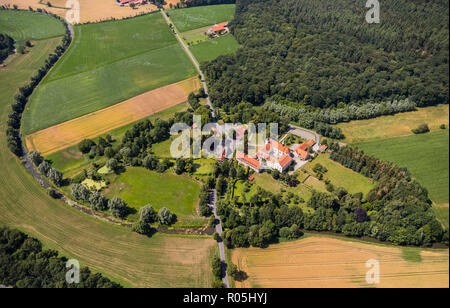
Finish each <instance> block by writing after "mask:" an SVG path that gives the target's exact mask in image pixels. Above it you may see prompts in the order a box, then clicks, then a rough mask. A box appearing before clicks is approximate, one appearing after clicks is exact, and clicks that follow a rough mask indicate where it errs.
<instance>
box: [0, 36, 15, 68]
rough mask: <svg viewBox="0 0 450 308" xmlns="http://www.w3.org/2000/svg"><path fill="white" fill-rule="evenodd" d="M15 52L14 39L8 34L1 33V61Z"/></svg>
mask: <svg viewBox="0 0 450 308" xmlns="http://www.w3.org/2000/svg"><path fill="white" fill-rule="evenodd" d="M13 52H14V40H13V39H12V38H11V37H9V36H8V35H6V34H2V33H0V63H3V60H5V59H6V58H8V56H9V55H10V54H12V53H13Z"/></svg>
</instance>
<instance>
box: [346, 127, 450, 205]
mask: <svg viewBox="0 0 450 308" xmlns="http://www.w3.org/2000/svg"><path fill="white" fill-rule="evenodd" d="M354 145H355V146H357V147H358V148H360V149H362V150H363V151H364V152H366V153H367V154H370V155H373V156H375V157H377V158H380V159H383V160H388V161H392V162H393V163H395V164H397V165H398V166H401V167H406V168H408V170H409V171H410V172H411V174H412V176H414V177H415V178H416V179H417V180H418V181H419V182H421V183H422V184H423V185H424V186H425V187H426V188H427V189H428V192H429V194H430V198H431V200H433V201H434V202H435V203H437V204H443V203H448V200H449V189H448V185H449V162H448V161H449V131H448V129H446V130H439V129H438V130H435V131H432V132H430V133H427V134H421V135H410V136H406V137H397V138H390V139H382V140H375V141H367V142H361V143H355V144H354Z"/></svg>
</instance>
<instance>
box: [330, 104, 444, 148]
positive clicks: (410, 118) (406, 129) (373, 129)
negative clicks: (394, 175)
mask: <svg viewBox="0 0 450 308" xmlns="http://www.w3.org/2000/svg"><path fill="white" fill-rule="evenodd" d="M423 123H427V124H428V126H429V127H430V129H431V130H435V129H438V128H439V126H440V125H441V124H445V125H447V126H448V124H449V105H438V106H432V107H426V108H417V110H416V111H411V112H404V113H398V114H395V115H389V116H382V117H377V118H374V119H369V120H358V121H350V122H348V123H340V124H338V125H336V126H337V127H339V128H341V129H342V133H343V134H344V135H345V139H344V140H343V142H348V143H354V142H362V141H368V140H375V139H382V138H392V137H400V136H406V135H411V134H412V133H411V129H413V128H416V127H417V126H419V125H420V124H423Z"/></svg>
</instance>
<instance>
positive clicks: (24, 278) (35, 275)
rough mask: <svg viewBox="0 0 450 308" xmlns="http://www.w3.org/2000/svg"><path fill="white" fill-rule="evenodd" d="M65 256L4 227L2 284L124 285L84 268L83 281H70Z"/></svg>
mask: <svg viewBox="0 0 450 308" xmlns="http://www.w3.org/2000/svg"><path fill="white" fill-rule="evenodd" d="M66 262H67V259H66V258H65V257H59V256H58V252H57V251H55V250H43V249H42V244H41V242H40V241H39V240H37V239H35V238H31V237H28V236H27V235H26V234H25V233H23V232H20V231H18V230H13V229H9V228H6V227H1V228H0V284H2V285H5V286H11V287H15V288H121V286H120V285H119V284H117V283H115V282H112V281H110V280H109V279H108V278H105V277H103V276H102V275H101V274H99V273H97V274H93V273H91V271H90V270H89V268H87V267H82V268H81V269H80V283H73V284H67V282H66V278H65V277H66V273H67V268H66Z"/></svg>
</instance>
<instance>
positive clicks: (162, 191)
mask: <svg viewBox="0 0 450 308" xmlns="http://www.w3.org/2000/svg"><path fill="white" fill-rule="evenodd" d="M199 193H200V185H199V184H198V183H197V182H195V181H194V180H192V179H191V178H189V177H187V176H181V175H176V174H174V173H170V172H165V173H162V174H160V173H157V172H155V171H150V170H146V169H144V168H141V167H127V170H126V171H125V172H124V173H122V174H120V175H119V176H116V178H115V179H112V180H111V184H110V185H109V186H108V188H107V189H106V190H105V195H107V196H108V197H120V198H122V199H123V200H125V201H126V202H127V203H128V205H129V206H130V207H132V208H134V209H136V210H139V209H140V208H141V207H143V206H145V205H147V204H151V205H153V207H154V208H155V209H160V208H162V207H167V208H168V209H169V210H171V211H172V213H175V214H176V215H177V216H178V219H179V222H180V223H183V222H186V221H188V220H191V219H194V218H198V216H197V214H196V212H195V206H196V203H197V200H198V195H199ZM136 217H137V214H135V215H132V216H131V217H130V218H132V219H133V218H136Z"/></svg>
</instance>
